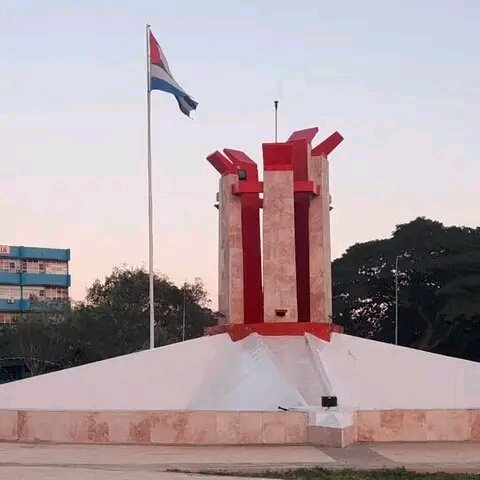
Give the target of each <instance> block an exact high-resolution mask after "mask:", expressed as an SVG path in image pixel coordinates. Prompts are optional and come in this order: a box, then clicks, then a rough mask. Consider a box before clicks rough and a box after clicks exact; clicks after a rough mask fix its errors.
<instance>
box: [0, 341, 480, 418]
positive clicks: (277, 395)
mask: <svg viewBox="0 0 480 480" xmlns="http://www.w3.org/2000/svg"><path fill="white" fill-rule="evenodd" d="M325 394H326V395H332V394H333V395H337V397H338V399H339V404H340V405H341V406H343V407H344V408H347V409H348V407H351V408H355V409H357V408H358V409H362V410H375V409H440V408H446V409H455V408H458V409H465V408H480V363H474V362H467V361H463V360H458V359H454V358H449V357H444V356H441V355H434V354H430V353H426V352H421V351H418V350H413V349H409V348H404V347H395V346H394V345H390V344H386V343H379V342H373V341H370V340H365V339H361V338H357V337H351V336H348V335H342V334H333V335H332V340H331V342H324V341H322V340H319V339H317V338H316V337H313V336H311V335H307V336H306V338H302V337H261V336H259V335H256V334H254V335H250V336H249V337H248V338H246V339H244V340H242V341H240V342H236V343H234V342H232V341H231V340H230V337H229V336H228V335H227V334H223V335H216V336H213V337H203V338H198V339H196V340H191V341H188V342H183V343H177V344H174V345H169V346H166V347H161V348H156V349H154V350H147V351H143V352H139V353H134V354H131V355H125V356H122V357H117V358H113V359H110V360H105V361H102V362H96V363H92V364H89V365H84V366H82V367H76V368H71V369H67V370H62V371H60V372H54V373H50V374H47V375H41V376H39V377H34V378H30V379H26V380H21V381H18V382H13V383H8V384H5V385H0V409H46V410H54V409H55V410H62V409H63V410H183V409H192V410H198V409H205V410H277V408H278V407H279V406H281V407H290V408H301V409H302V408H303V409H310V410H315V409H316V408H315V407H318V405H320V403H321V396H322V395H325Z"/></svg>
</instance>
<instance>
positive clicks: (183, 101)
mask: <svg viewBox="0 0 480 480" xmlns="http://www.w3.org/2000/svg"><path fill="white" fill-rule="evenodd" d="M149 33H150V90H162V91H163V92H168V93H171V94H172V95H174V97H175V98H176V99H177V102H178V106H179V107H180V110H181V111H182V112H183V113H184V114H185V115H186V116H187V117H190V112H191V111H192V110H195V109H196V108H197V105H198V103H197V102H196V101H195V100H193V99H192V98H191V97H190V96H189V95H188V94H187V92H185V90H184V89H183V88H182V87H181V86H180V85H179V84H178V83H177V82H176V81H175V79H174V78H173V75H172V72H170V68H169V66H168V63H167V59H166V58H165V55H164V53H163V51H162V49H161V48H160V45H159V44H158V42H157V41H156V40H155V37H154V36H153V35H152V32H149Z"/></svg>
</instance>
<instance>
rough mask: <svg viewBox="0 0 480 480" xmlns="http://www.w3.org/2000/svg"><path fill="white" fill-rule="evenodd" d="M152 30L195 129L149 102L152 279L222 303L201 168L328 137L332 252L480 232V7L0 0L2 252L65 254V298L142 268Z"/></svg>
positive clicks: (210, 180)
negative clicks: (270, 146)
mask: <svg viewBox="0 0 480 480" xmlns="http://www.w3.org/2000/svg"><path fill="white" fill-rule="evenodd" d="M145 22H148V23H150V24H151V25H152V31H153V32H154V34H155V36H156V38H157V40H158V41H159V43H160V45H161V46H162V48H163V50H164V52H165V54H166V56H167V59H168V61H169V63H170V67H171V70H172V72H173V74H174V76H175V77H176V79H177V81H178V82H179V83H180V84H181V85H182V86H183V87H184V88H185V90H186V91H187V92H188V93H189V94H190V95H192V96H193V97H194V98H195V99H196V100H197V101H198V102H199V107H198V110H197V113H196V115H195V116H196V120H194V121H192V120H189V119H188V118H186V117H184V116H183V115H182V114H181V113H180V112H179V110H178V107H177V104H176V101H175V99H174V98H173V97H172V96H171V95H168V94H165V93H162V92H154V93H153V98H152V116H153V120H152V121H153V169H154V209H155V212H154V216H155V223H154V229H155V268H156V270H157V271H160V272H163V273H165V274H167V275H168V276H169V277H170V278H171V279H172V280H173V281H175V282H183V280H184V279H185V278H186V279H189V280H192V279H193V278H194V277H195V276H199V277H201V278H202V279H204V281H205V282H206V285H207V287H208V289H209V291H210V292H211V294H212V298H213V300H214V303H216V302H215V294H216V282H217V279H216V277H217V211H216V210H215V209H214V208H213V204H214V200H215V192H216V191H217V182H218V175H217V173H216V172H215V171H214V170H213V168H212V167H211V166H210V165H209V164H208V163H207V162H206V160H205V156H206V155H207V154H209V153H210V152H212V151H213V150H216V149H222V148H224V147H229V148H235V149H240V150H244V151H245V152H247V153H248V154H249V155H250V156H252V157H253V158H254V159H255V160H256V161H257V162H258V163H259V165H262V158H261V143H262V142H265V141H267V142H268V141H272V140H273V105H272V104H273V100H274V99H275V98H278V99H279V100H280V110H279V116H280V120H279V138H280V139H286V138H287V137H288V136H289V135H290V133H291V132H292V131H293V130H298V129H302V128H307V127H313V126H318V127H320V133H319V135H318V137H317V140H318V141H320V140H321V139H323V138H324V137H326V136H328V135H330V134H331V133H332V132H333V131H335V130H338V131H340V133H341V134H342V135H343V136H344V137H345V141H344V142H343V143H342V144H341V146H340V147H339V148H338V149H337V150H336V151H335V152H334V153H333V154H332V155H331V158H330V173H331V177H330V185H331V193H332V200H333V206H334V210H333V211H332V248H333V254H334V256H339V255H341V254H342V253H343V252H344V251H345V249H346V248H348V247H349V246H350V245H352V244H354V243H356V242H363V241H367V240H371V239H375V238H381V237H386V236H389V235H390V233H391V232H392V231H393V229H394V227H395V225H396V224H399V223H403V222H407V221H409V220H412V219H413V218H415V217H417V216H420V215H425V216H427V217H430V218H433V219H436V220H440V221H442V222H444V223H446V224H448V225H451V224H457V225H469V226H478V225H480V208H479V198H480V194H479V179H480V159H479V152H480V135H479V127H478V124H479V114H480V66H479V54H478V48H479V47H478V45H479V44H480V33H479V32H480V30H479V28H478V25H480V1H478V0H471V1H467V0H464V1H460V0H422V1H421V0H404V1H400V0H396V1H394V0H391V1H385V0H378V1H376V0H375V1H374V0H364V1H361V2H360V1H356V0H351V1H346V0H344V1H342V0H340V1H336V2H331V1H325V0H297V1H295V2H291V1H286V0H241V1H237V0H235V1H221V0H204V1H202V2H198V1H193V0H191V1H181V0H176V1H173V2H161V1H158V0H123V1H120V0H110V1H107V0H81V1H78V0H42V1H39V0H0V159H1V166H2V174H1V175H0V192H1V195H0V219H1V223H0V244H12V245H29V246H44V247H61V248H71V250H72V262H71V273H72V280H73V285H72V289H71V294H72V296H73V298H74V299H76V300H79V299H82V298H83V297H84V294H85V291H86V288H87V287H88V286H90V285H91V284H92V282H93V281H94V280H95V279H96V278H100V279H103V278H104V277H105V276H106V275H108V274H109V273H110V272H111V270H112V268H113V267H114V266H115V265H122V264H126V265H130V266H140V265H142V264H143V265H146V263H147V255H148V244H147V209H146V207H147V196H146V185H147V183H146V156H145V155H146V154H145V151H146V148H145V89H146V73H145V36H144V31H145Z"/></svg>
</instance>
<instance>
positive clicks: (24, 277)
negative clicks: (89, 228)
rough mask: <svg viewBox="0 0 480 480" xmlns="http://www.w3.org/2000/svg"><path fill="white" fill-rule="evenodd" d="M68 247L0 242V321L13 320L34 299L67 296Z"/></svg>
mask: <svg viewBox="0 0 480 480" xmlns="http://www.w3.org/2000/svg"><path fill="white" fill-rule="evenodd" d="M69 262H70V250H69V249H59V248H38V247H18V246H11V245H0V324H2V323H12V322H14V321H15V320H17V319H18V318H19V317H20V316H21V314H22V313H24V312H27V311H28V310H29V309H30V308H31V304H32V302H33V301H40V302H41V301H55V300H68V298H69V292H68V289H69V287H70V284H71V278H70V273H69Z"/></svg>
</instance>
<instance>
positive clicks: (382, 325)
mask: <svg viewBox="0 0 480 480" xmlns="http://www.w3.org/2000/svg"><path fill="white" fill-rule="evenodd" d="M397 256H398V280H399V343H400V344H402V345H406V346H412V347H415V348H420V349H424V350H428V351H433V352H437V353H444V354H448V355H453V356H459V357H462V358H469V359H472V360H480V228H476V229H474V228H467V227H446V226H444V225H442V224H441V223H440V222H436V221H433V220H428V219H426V218H417V219H416V220H414V221H412V222H409V223H406V224H403V225H399V226H398V227H397V228H396V230H395V231H394V233H393V235H392V237H391V238H388V239H385V240H374V241H371V242H366V243H362V244H356V245H354V246H352V247H351V248H349V249H348V250H347V252H346V253H345V254H344V255H343V256H342V257H341V258H339V259H337V260H335V261H334V262H333V296H334V298H333V302H334V318H335V322H336V323H339V324H341V325H343V326H344V328H345V331H346V333H351V334H353V335H359V336H362V337H366V338H372V339H377V340H381V341H386V342H392V341H393V339H394V311H395V310H394V308H395V281H394V275H395V260H396V258H397Z"/></svg>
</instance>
